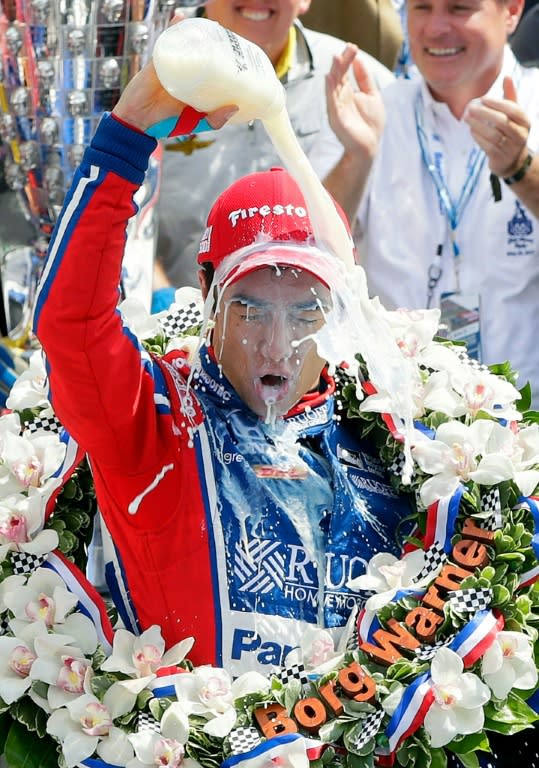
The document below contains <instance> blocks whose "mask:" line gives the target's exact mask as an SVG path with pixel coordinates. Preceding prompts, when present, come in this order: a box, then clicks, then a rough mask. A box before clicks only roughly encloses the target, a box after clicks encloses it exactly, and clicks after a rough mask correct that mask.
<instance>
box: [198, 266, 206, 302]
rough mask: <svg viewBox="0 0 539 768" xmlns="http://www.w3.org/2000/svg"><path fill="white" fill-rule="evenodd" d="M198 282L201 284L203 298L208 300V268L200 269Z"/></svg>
mask: <svg viewBox="0 0 539 768" xmlns="http://www.w3.org/2000/svg"><path fill="white" fill-rule="evenodd" d="M198 284H199V285H200V291H201V293H202V298H203V299H204V301H206V298H207V296H208V291H209V285H208V275H207V273H206V270H204V269H199V270H198Z"/></svg>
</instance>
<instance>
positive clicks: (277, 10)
mask: <svg viewBox="0 0 539 768" xmlns="http://www.w3.org/2000/svg"><path fill="white" fill-rule="evenodd" d="M310 4H311V0H213V2H212V3H209V4H208V6H207V8H206V15H207V17H208V18H209V19H212V20H213V21H218V22H219V24H221V25H222V26H223V27H227V29H231V30H232V32H236V34H238V35H241V36H242V37H246V38H247V39H248V40H251V41H252V42H253V43H256V44H257V45H259V46H260V47H261V48H262V49H263V50H264V51H265V52H266V53H267V55H268V56H269V58H270V60H271V61H272V63H273V64H276V63H277V61H278V60H279V56H280V55H281V53H282V52H283V50H284V47H285V45H286V41H287V39H288V31H289V29H290V27H291V26H292V24H293V23H294V21H295V19H296V18H297V17H298V16H300V15H301V14H302V13H305V12H306V11H307V10H308V9H309V6H310Z"/></svg>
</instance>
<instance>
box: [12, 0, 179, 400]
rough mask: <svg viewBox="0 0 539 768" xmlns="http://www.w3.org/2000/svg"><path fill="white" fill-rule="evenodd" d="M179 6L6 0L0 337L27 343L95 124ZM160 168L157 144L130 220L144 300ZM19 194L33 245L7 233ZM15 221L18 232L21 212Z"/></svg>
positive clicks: (131, 268)
mask: <svg viewBox="0 0 539 768" xmlns="http://www.w3.org/2000/svg"><path fill="white" fill-rule="evenodd" d="M176 4H177V3H176V2H174V0H0V56H1V59H0V139H1V145H0V151H1V152H2V155H3V158H2V162H3V179H4V188H5V190H6V191H5V192H4V194H3V195H2V193H1V191H0V209H1V210H0V218H4V221H3V222H0V224H1V225H2V226H0V257H1V260H2V269H1V276H2V290H1V292H0V294H1V297H0V301H1V303H2V305H3V306H0V326H1V327H0V335H1V336H3V337H4V338H5V339H6V338H7V339H8V340H9V342H12V343H13V344H18V345H19V346H21V345H22V346H24V344H25V339H26V334H27V329H28V323H29V318H30V315H31V311H32V302H33V293H34V288H35V285H36V283H37V279H38V277H39V273H40V271H41V266H42V263H43V258H44V254H45V251H46V248H47V244H48V239H49V236H50V234H51V232H52V229H53V227H54V225H55V223H56V220H57V218H58V216H59V213H60V210H61V207H62V203H63V201H64V197H65V194H66V191H67V189H68V188H69V185H70V183H71V181H72V178H73V174H74V172H75V169H76V168H77V166H78V164H79V162H80V160H81V157H82V154H83V152H84V149H85V147H86V146H87V144H88V143H89V141H90V138H91V136H92V135H93V132H94V129H95V126H96V123H97V122H98V121H99V119H100V117H101V115H102V113H103V112H104V111H106V110H110V109H112V107H113V106H114V104H115V103H116V101H117V99H118V97H119V95H120V93H121V91H122V88H123V87H124V86H125V84H126V83H127V82H128V80H129V79H130V78H131V77H132V76H133V75H134V74H135V73H136V72H137V71H138V69H139V68H140V67H141V65H142V64H143V63H144V62H145V61H146V59H147V57H148V56H149V54H150V53H151V50H152V47H153V42H154V40H155V38H156V37H157V36H158V35H159V34H160V32H161V31H162V30H163V28H164V27H165V26H166V25H167V23H168V21H169V19H170V17H171V15H172V13H173V10H174V7H175V6H176ZM159 169H160V161H159V151H157V152H156V154H155V156H154V157H153V158H152V163H151V164H150V168H149V170H148V173H147V176H146V182H145V184H144V185H143V187H142V188H141V190H139V193H138V195H137V198H136V200H137V203H138V205H139V212H138V214H137V215H136V216H134V217H133V219H132V220H131V222H130V224H129V228H128V241H127V249H126V257H125V260H124V266H123V273H122V286H121V287H122V290H123V292H124V294H125V295H126V296H131V295H132V296H136V297H137V298H138V299H140V300H141V301H142V302H143V303H144V304H145V305H147V306H148V307H149V305H150V301H151V278H152V269H153V257H154V248H155V242H156V237H155V225H154V219H153V212H154V211H153V206H154V204H155V201H156V198H157V194H158V188H159ZM14 198H17V202H18V206H19V209H20V211H22V212H23V215H24V219H26V221H27V222H28V232H29V233H30V234H31V237H29V242H22V243H21V242H19V243H17V242H16V241H15V242H13V239H12V237H11V233H10V222H9V220H8V221H7V222H6V219H7V217H8V216H9V215H10V214H9V213H8V211H9V209H10V206H11V208H13V199H14ZM2 212H3V213H2ZM15 214H17V212H15ZM19 215H20V214H19ZM12 218H13V224H12V226H13V229H14V230H15V231H16V228H17V227H16V222H15V219H16V218H17V217H16V215H15V216H13V217H12ZM15 237H16V236H15ZM21 340H22V341H21ZM0 387H1V384H0Z"/></svg>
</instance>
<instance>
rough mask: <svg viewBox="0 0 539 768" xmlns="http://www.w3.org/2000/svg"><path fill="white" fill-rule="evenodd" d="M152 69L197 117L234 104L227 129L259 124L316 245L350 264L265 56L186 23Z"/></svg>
mask: <svg viewBox="0 0 539 768" xmlns="http://www.w3.org/2000/svg"><path fill="white" fill-rule="evenodd" d="M153 63H154V66H155V70H156V72H157V77H158V78H159V80H160V82H161V85H162V86H163V87H164V88H165V90H167V91H168V93H170V95H171V96H174V97H175V98H176V99H179V100H180V101H183V102H184V103H185V104H189V105H190V106H192V107H194V108H195V109H198V110H199V111H201V112H211V111H213V110H215V109H219V107H224V106H227V105H232V104H235V105H237V106H238V108H239V109H238V112H236V114H235V115H234V116H233V117H232V118H231V119H230V120H229V123H247V122H250V121H251V120H255V119H259V120H261V121H262V123H263V125H264V127H265V129H266V131H267V133H268V135H269V136H270V138H271V140H272V142H273V144H274V146H275V149H276V150H277V152H278V154H279V156H280V157H281V160H282V161H283V163H284V165H285V166H286V168H287V169H288V171H289V173H290V174H291V175H292V176H293V177H294V178H295V180H296V182H297V183H298V185H299V187H300V189H301V191H302V193H303V196H304V198H305V202H306V204H307V208H308V209H309V214H310V217H311V221H312V224H313V228H314V232H315V238H316V240H317V243H318V245H319V246H321V247H326V248H329V250H330V251H332V252H333V253H334V254H335V255H336V256H338V257H339V258H340V259H341V260H342V261H343V262H345V263H346V264H347V265H351V264H353V263H354V256H353V244H352V240H351V238H350V236H349V234H348V232H347V231H346V228H345V226H344V224H343V222H342V219H341V217H340V216H339V214H338V213H337V210H336V208H335V206H334V205H333V202H332V200H331V198H330V196H329V195H328V193H327V192H326V190H325V189H324V187H323V186H322V183H321V182H320V179H319V178H318V176H317V175H316V173H315V172H314V170H313V168H312V166H311V164H310V162H309V160H308V158H307V156H306V155H305V153H304V151H303V149H302V148H301V146H300V144H299V142H298V140H297V138H296V135H295V133H294V130H293V128H292V125H291V123H290V119H289V117H288V112H287V111H286V98H285V91H284V88H283V86H282V84H281V83H280V81H279V79H278V78H277V75H276V74H275V70H274V68H273V65H272V63H271V61H270V60H269V58H268V57H267V55H266V54H265V53H264V51H263V50H262V49H261V48H259V47H258V46H257V45H255V43H252V42H251V41H250V40H246V39H245V38H243V37H240V35H236V34H235V33H234V32H231V31H230V30H229V29H225V28H224V27H222V26H221V25H220V24H218V23H217V22H215V21H211V20H210V19H204V18H190V19H185V20H184V21H181V22H179V23H177V24H174V25H172V26H170V27H167V29H165V31H164V32H162V33H161V35H160V36H159V37H158V38H157V41H156V43H155V46H154V50H153Z"/></svg>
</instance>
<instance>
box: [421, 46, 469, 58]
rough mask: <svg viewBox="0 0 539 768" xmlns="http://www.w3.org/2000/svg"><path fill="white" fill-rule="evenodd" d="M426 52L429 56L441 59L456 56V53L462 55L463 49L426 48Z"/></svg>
mask: <svg viewBox="0 0 539 768" xmlns="http://www.w3.org/2000/svg"><path fill="white" fill-rule="evenodd" d="M426 50H427V53H428V54H429V55H430V56H437V57H440V58H443V57H444V56H456V55H457V53H462V51H463V50H464V48H462V47H459V48H427V49H426Z"/></svg>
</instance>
